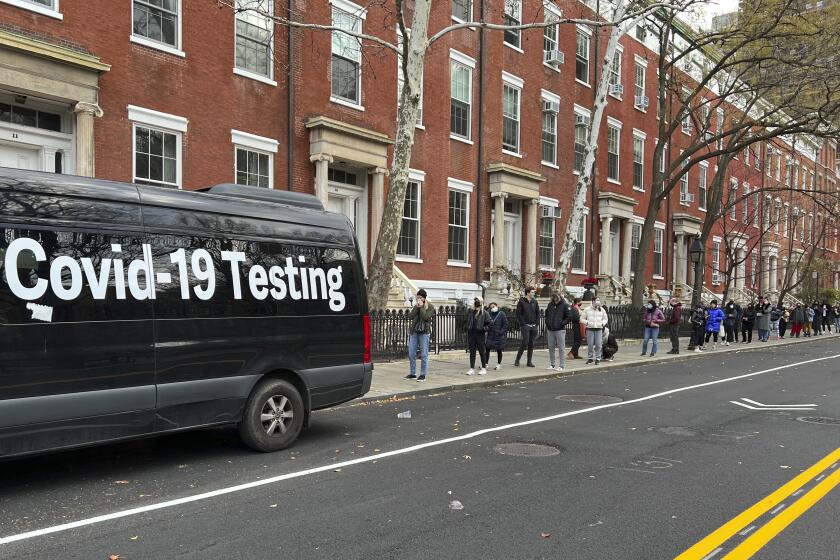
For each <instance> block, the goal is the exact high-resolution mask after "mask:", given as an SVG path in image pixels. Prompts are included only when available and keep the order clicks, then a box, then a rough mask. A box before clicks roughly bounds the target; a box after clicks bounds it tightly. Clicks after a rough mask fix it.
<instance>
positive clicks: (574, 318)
mask: <svg viewBox="0 0 840 560" xmlns="http://www.w3.org/2000/svg"><path fill="white" fill-rule="evenodd" d="M569 313H570V314H571V315H570V317H569V322H570V323H571V324H572V325H573V328H572V349H571V350H569V359H570V360H580V359H581V358H580V343H581V340H583V336H584V335H583V331H584V327H583V325H582V324H581V322H580V298H577V297H576V298H575V299H574V300H572V305H571V306H570V307H569Z"/></svg>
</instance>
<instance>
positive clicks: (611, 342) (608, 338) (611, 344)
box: [601, 327, 618, 362]
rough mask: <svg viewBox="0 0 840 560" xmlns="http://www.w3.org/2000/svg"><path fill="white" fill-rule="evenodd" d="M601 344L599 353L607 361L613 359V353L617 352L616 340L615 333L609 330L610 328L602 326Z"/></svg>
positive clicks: (612, 360)
mask: <svg viewBox="0 0 840 560" xmlns="http://www.w3.org/2000/svg"><path fill="white" fill-rule="evenodd" d="M603 339H604V340H603V344H602V348H601V355H602V356H603V358H604V359H605V360H606V361H608V362H614V361H615V355H616V353H617V352H618V341H617V340H616V339H615V335H614V334H613V333H611V332H610V329H608V328H607V327H604V334H603Z"/></svg>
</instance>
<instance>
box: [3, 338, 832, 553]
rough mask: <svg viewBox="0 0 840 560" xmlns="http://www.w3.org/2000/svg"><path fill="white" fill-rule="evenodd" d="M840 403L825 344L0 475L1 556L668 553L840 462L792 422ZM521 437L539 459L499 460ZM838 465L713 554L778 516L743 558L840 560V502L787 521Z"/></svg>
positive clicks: (131, 448)
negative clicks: (820, 465) (288, 439)
mask: <svg viewBox="0 0 840 560" xmlns="http://www.w3.org/2000/svg"><path fill="white" fill-rule="evenodd" d="M819 359H821V360H820V361H813V362H810V363H803V362H807V361H810V360H819ZM786 366H791V367H786ZM774 368H780V369H776V370H775V371H768V372H766V373H759V374H758V375H754V376H749V377H741V378H740V379H734V380H727V381H724V380H726V379H728V378H733V377H736V376H743V375H745V374H750V373H755V372H763V371H765V370H770V369H774ZM713 381H721V382H720V383H716V384H712V385H704V384H707V383H709V382H713ZM697 385H701V386H699V387H698V386H697ZM691 387H693V388H691ZM672 390H676V391H674V392H672V393H670V394H662V393H664V392H667V391H672ZM563 395H593V396H597V397H613V398H614V399H622V400H621V402H622V403H623V404H620V405H616V404H613V405H611V406H603V405H600V404H593V403H586V402H573V401H568V400H558V399H557V397H558V396H563ZM654 395H658V396H654ZM651 396H652V398H647V399H645V397H651ZM838 396H840V344H838V340H837V339H827V340H816V341H814V342H809V343H805V344H799V345H795V346H792V347H785V348H779V349H775V350H774V349H773V348H772V347H764V348H763V349H762V350H760V351H744V352H738V353H735V354H730V355H727V356H720V355H718V356H700V357H693V356H692V357H691V358H688V359H685V360H680V361H676V362H670V363H666V364H650V365H649V366H637V367H630V368H626V369H621V370H611V371H601V372H593V373H589V374H585V375H575V376H570V377H566V378H561V379H552V380H544V381H537V382H530V383H522V384H515V385H510V386H504V387H495V388H475V389H471V390H467V391H462V392H454V393H446V394H440V395H432V396H424V397H417V398H416V399H408V400H403V401H399V402H387V403H373V404H366V405H356V406H353V405H350V406H344V407H340V408H337V409H333V410H328V411H322V412H318V413H316V414H315V415H314V417H313V425H312V427H311V428H310V429H309V430H308V431H306V432H305V433H304V434H303V435H302V437H301V439H300V440H299V442H298V443H297V444H296V445H295V447H294V448H293V449H291V450H288V451H285V452H281V453H276V454H271V455H261V454H255V453H253V452H251V451H249V450H247V449H245V448H244V447H243V446H241V445H240V444H239V443H238V441H237V439H236V436H235V434H234V433H233V432H231V431H229V430H212V431H201V432H193V433H190V434H180V435H177V436H171V437H165V438H159V439H156V440H144V441H140V442H134V443H129V444H123V445H113V446H106V447H99V448H95V449H88V450H83V451H78V452H73V453H63V454H54V455H48V456H42V457H38V458H33V459H27V460H21V461H14V462H6V463H0V480H1V481H2V482H1V483H0V543H2V544H0V558H3V559H4V560H6V559H12V558H39V559H46V558H62V559H70V558H79V559H85V560H90V559H94V560H95V559H107V558H109V556H110V555H119V558H121V559H126V560H132V559H139V558H149V559H164V558H201V559H215V558H224V559H228V558H248V559H250V558H278V557H283V556H285V555H288V557H291V558H296V559H308V558H341V559H352V558H365V559H371V558H376V559H380V558H482V559H496V558H516V559H525V558H564V559H567V558H568V559H598V560H606V559H659V558H674V557H676V556H678V555H680V554H681V553H683V552H685V551H687V550H689V549H691V548H692V547H693V546H694V545H695V543H698V542H699V541H701V539H703V538H704V537H706V535H709V534H710V533H712V532H714V531H716V530H717V529H718V528H719V527H721V526H724V524H726V523H727V522H728V521H729V520H731V519H733V518H735V517H736V516H738V515H739V514H741V512H744V511H745V510H748V509H749V508H751V506H753V505H754V504H756V503H758V502H760V501H761V500H762V499H764V498H765V497H767V496H769V495H771V494H773V493H774V492H776V491H777V490H778V489H779V488H780V487H783V486H784V485H785V484H786V483H787V482H788V481H790V480H791V479H792V478H794V477H795V476H797V475H799V474H800V473H802V472H809V471H808V469H809V468H810V467H811V466H812V465H814V464H815V463H817V462H818V461H820V460H821V459H823V458H824V457H826V456H828V455H830V454H831V453H832V452H834V451H835V450H837V449H838V448H840V424H813V423H806V422H802V421H799V420H797V419H798V418H801V417H824V418H829V419H837V418H840V401H838ZM741 398H748V399H750V400H752V401H756V402H759V403H764V404H776V405H783V404H787V405H790V404H810V403H813V404H816V405H818V406H817V408H816V410H814V411H778V410H774V411H761V410H750V409H747V408H744V407H742V406H738V405H735V404H733V403H731V402H730V401H733V400H738V399H741ZM614 399H606V400H614ZM638 399H644V400H638ZM594 400H600V399H599V398H595V399H594ZM742 402H744V401H742ZM747 403H749V401H747ZM599 407H600V408H599ZM408 410H410V411H411V414H412V418H411V419H398V418H397V414H398V413H399V412H403V411H408ZM569 413H571V414H569ZM485 430H489V431H485ZM476 432H478V433H476ZM459 438H460V439H459ZM521 443H526V444H537V445H538V446H540V447H535V446H525V447H524V448H520V449H513V451H514V452H518V451H525V452H528V453H532V454H533V453H535V452H543V451H545V452H546V453H549V452H550V453H553V454H551V455H547V456H533V455H531V456H519V455H511V454H503V453H501V452H500V451H505V449H504V444H521ZM500 445H501V446H503V447H500ZM514 447H516V446H514ZM510 450H511V449H510V448H508V449H507V451H508V452H509V451H510ZM354 460H357V461H358V462H357V463H356V464H348V461H351V462H352V461H354ZM833 466H834V468H833V469H832V465H829V466H827V467H826V468H825V469H824V470H823V471H821V474H820V473H814V474H812V475H811V476H806V478H808V480H806V481H805V482H804V483H803V484H804V486H803V488H804V490H802V492H801V493H799V495H798V496H790V495H788V494H790V490H788V493H787V494H785V495H783V496H781V497H780V498H779V500H777V502H778V505H776V503H775V502H774V504H773V505H774V507H773V511H772V512H771V511H766V512H764V513H761V514H760V515H755V517H754V520H752V521H750V522H749V523H748V524H746V525H744V526H741V527H737V528H736V529H738V532H732V531H730V532H731V533H732V538H728V539H724V540H723V541H722V542H721V543H720V545H717V544H716V545H714V549H713V550H712V551H711V552H712V553H713V554H714V556H713V558H724V557H726V555H727V554H728V553H729V552H730V551H732V550H734V549H735V548H736V547H737V546H739V545H740V544H741V543H744V542H745V541H746V540H748V539H749V538H750V537H751V536H753V535H755V536H756V537H762V535H764V536H766V533H767V531H768V529H767V528H768V527H769V528H771V529H772V528H773V527H774V526H775V527H776V528H778V525H779V523H780V522H781V521H782V520H783V519H784V516H786V515H792V513H796V515H795V516H794V519H793V520H792V523H791V524H790V525H789V526H787V528H785V529H784V530H781V532H778V531H776V533H778V534H774V535H771V538H768V539H764V538H763V537H762V539H763V543H762V544H761V546H760V547H759V548H758V549H757V550H758V552H757V553H755V556H754V557H755V558H762V559H784V560H789V559H797V560H810V559H820V560H822V559H838V558H840V534H838V531H837V519H840V489H838V488H836V487H835V488H834V489H833V491H828V492H827V493H825V496H824V497H822V498H821V499H817V500H815V501H814V504H813V506H812V507H810V509H807V511H804V512H797V511H796V508H797V504H799V505H801V500H800V498H801V499H803V500H804V499H805V497H806V496H812V495H813V494H814V493H813V492H811V490H812V489H814V488H815V487H816V486H817V485H819V484H820V480H822V483H823V487H824V486H825V485H826V484H828V483H829V482H831V481H832V480H834V479H832V478H831V473H832V472H835V471H840V466H838V463H837V462H834V463H833ZM818 475H820V476H822V478H821V479H819V480H818V479H817V476H818ZM835 478H836V477H835ZM269 479H271V480H269ZM266 481H268V483H266ZM237 485H244V486H243V487H240V488H235V487H236V486H237ZM797 487H798V486H797ZM211 493H215V494H216V495H214V494H211ZM179 499H183V500H182V502H181V503H179V502H177V501H176V500H179ZM798 500H800V501H798ZM173 501H174V502H173ZM454 501H457V502H460V504H461V505H462V506H463V509H452V507H453V504H452V502H454ZM149 506H151V507H158V506H159V507H160V508H159V509H152V508H150V507H149ZM779 506H781V507H779ZM133 508H145V509H140V510H139V511H137V512H134V513H132V512H128V513H127V514H126V513H125V512H126V511H127V510H131V509H133ZM752 509H753V510H754V508H752ZM120 512H122V513H120ZM73 522H77V525H78V526H76V527H72V528H63V529H61V530H58V531H55V532H46V534H41V533H37V531H42V530H46V531H50V530H51V528H56V527H59V526H61V525H64V524H67V523H73ZM742 529H743V531H742ZM32 532H36V533H32ZM42 532H44V531H42ZM740 532H744V533H745V534H744V535H741V534H739V533H740ZM770 532H771V533H772V531H770ZM759 533H761V534H759ZM10 537H11V538H13V539H14V538H18V537H25V538H22V539H21V540H15V541H14V542H6V541H5V539H8V538H10ZM750 542H753V541H750ZM764 543H766V544H764ZM747 544H749V543H745V544H744V546H746V545H747ZM692 554H694V556H692ZM705 555H706V553H703V554H702V555H699V553H698V552H697V549H696V548H695V549H694V552H692V553H691V554H689V555H686V556H685V558H691V557H696V558H703V556H705ZM740 557H742V558H743V557H748V556H743V555H742V556H740Z"/></svg>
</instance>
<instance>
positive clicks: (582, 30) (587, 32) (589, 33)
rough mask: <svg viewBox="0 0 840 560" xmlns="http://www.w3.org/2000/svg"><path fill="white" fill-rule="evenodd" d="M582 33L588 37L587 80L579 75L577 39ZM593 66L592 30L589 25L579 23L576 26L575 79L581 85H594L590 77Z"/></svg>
mask: <svg viewBox="0 0 840 560" xmlns="http://www.w3.org/2000/svg"><path fill="white" fill-rule="evenodd" d="M580 35H583V36H584V37H585V39H586V81H585V82H584V81H583V80H581V79H579V78H578V77H577V57H578V52H577V41H578V36H580ZM591 66H592V30H591V29H589V28H588V27H585V26H582V25H578V26H576V28H575V81H576V82H577V83H579V84H581V85H584V86H586V87H592V85H591V84H590V79H591V75H592V69H591V68H590V67H591Z"/></svg>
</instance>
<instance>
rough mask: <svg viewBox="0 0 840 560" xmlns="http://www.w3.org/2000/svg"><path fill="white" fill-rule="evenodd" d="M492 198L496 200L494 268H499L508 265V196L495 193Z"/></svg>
mask: <svg viewBox="0 0 840 560" xmlns="http://www.w3.org/2000/svg"><path fill="white" fill-rule="evenodd" d="M492 196H493V198H495V199H496V200H495V203H494V204H495V211H494V216H493V220H494V222H495V223H494V224H493V267H494V268H499V267H502V266H505V265H506V264H507V255H506V254H505V253H506V249H507V244H506V243H505V199H506V198H507V194H505V193H494V194H493V195H492Z"/></svg>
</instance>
